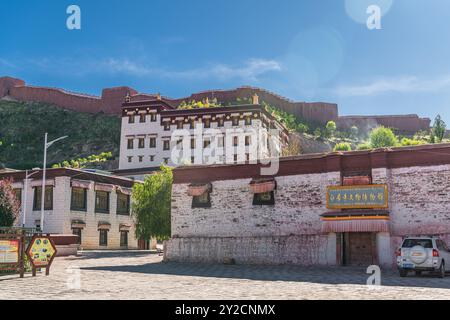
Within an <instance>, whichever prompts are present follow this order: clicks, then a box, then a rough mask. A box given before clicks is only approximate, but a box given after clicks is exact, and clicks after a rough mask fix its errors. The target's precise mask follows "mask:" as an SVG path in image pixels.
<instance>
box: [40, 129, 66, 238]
mask: <svg viewBox="0 0 450 320" xmlns="http://www.w3.org/2000/svg"><path fill="white" fill-rule="evenodd" d="M65 138H67V136H63V137H59V138H58V139H55V140H52V141H50V142H47V132H46V133H45V142H44V165H43V167H42V190H41V191H42V192H41V232H44V204H45V174H46V166H47V149H48V148H49V147H50V146H51V145H52V144H54V143H55V142H56V141H59V140H62V139H65Z"/></svg>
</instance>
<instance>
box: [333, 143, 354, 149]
mask: <svg viewBox="0 0 450 320" xmlns="http://www.w3.org/2000/svg"><path fill="white" fill-rule="evenodd" d="M333 150H334V151H352V146H351V145H350V143H348V142H340V143H337V144H336V145H335V146H334V149H333Z"/></svg>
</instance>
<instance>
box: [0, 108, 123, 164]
mask: <svg viewBox="0 0 450 320" xmlns="http://www.w3.org/2000/svg"><path fill="white" fill-rule="evenodd" d="M45 132H48V136H49V140H53V139H55V138H58V137H60V136H64V135H67V136H69V137H68V138H67V139H65V140H62V141H59V142H57V143H55V144H54V145H53V146H51V147H50V148H49V149H48V160H47V164H48V166H49V167H50V166H52V165H53V164H55V163H61V162H63V161H64V160H71V159H77V158H83V157H88V156H90V155H93V154H100V153H102V152H111V153H112V155H113V158H117V157H118V155H119V141H120V118H118V117H117V116H108V115H105V114H102V113H97V114H89V113H81V112H75V111H68V110H63V109H61V108H60V107H55V106H52V105H48V104H42V103H22V102H14V101H4V100H3V101H0V166H2V165H3V166H5V167H10V168H14V169H29V168H32V167H42V158H43V145H44V133H45ZM112 162H113V163H114V160H113V161H112ZM105 166H106V167H105V168H106V169H108V166H111V162H110V163H109V164H108V163H105Z"/></svg>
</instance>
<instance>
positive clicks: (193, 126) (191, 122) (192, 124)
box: [189, 120, 195, 129]
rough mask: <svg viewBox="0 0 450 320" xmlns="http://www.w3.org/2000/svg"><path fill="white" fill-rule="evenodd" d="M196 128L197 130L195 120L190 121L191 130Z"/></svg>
mask: <svg viewBox="0 0 450 320" xmlns="http://www.w3.org/2000/svg"><path fill="white" fill-rule="evenodd" d="M194 128H195V120H191V121H189V129H194Z"/></svg>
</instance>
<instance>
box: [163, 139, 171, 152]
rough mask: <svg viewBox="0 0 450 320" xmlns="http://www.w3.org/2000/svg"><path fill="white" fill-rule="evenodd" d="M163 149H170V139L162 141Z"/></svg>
mask: <svg viewBox="0 0 450 320" xmlns="http://www.w3.org/2000/svg"><path fill="white" fill-rule="evenodd" d="M163 150H170V140H164V141H163Z"/></svg>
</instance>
